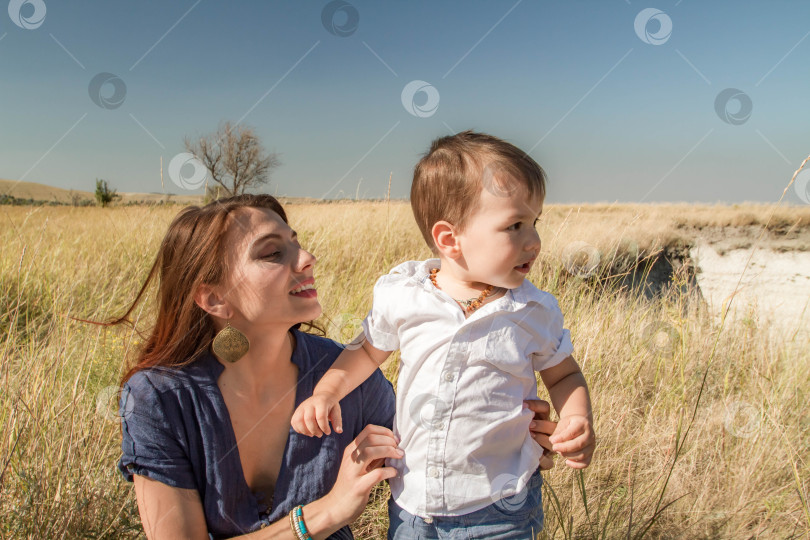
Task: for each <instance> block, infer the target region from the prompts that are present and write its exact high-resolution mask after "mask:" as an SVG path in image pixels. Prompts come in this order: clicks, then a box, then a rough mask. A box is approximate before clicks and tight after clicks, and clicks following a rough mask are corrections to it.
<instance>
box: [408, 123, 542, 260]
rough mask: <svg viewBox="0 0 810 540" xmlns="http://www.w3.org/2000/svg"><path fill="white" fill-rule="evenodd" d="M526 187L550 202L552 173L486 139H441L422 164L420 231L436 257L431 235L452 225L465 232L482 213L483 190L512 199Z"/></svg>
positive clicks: (416, 192)
mask: <svg viewBox="0 0 810 540" xmlns="http://www.w3.org/2000/svg"><path fill="white" fill-rule="evenodd" d="M521 185H522V186H523V187H525V188H526V189H527V190H528V196H529V198H534V197H535V196H539V197H540V198H541V200H542V199H545V196H546V173H545V172H544V171H543V169H542V167H540V165H538V164H537V162H536V161H534V160H533V159H532V158H531V157H530V156H529V155H528V154H526V152H524V151H522V150H521V149H520V148H518V147H516V146H515V145H513V144H510V143H508V142H506V141H504V140H501V139H499V138H497V137H493V136H492V135H487V134H485V133H476V132H473V131H462V132H461V133H457V134H455V135H450V136H447V137H440V138H438V139H436V140H434V141H433V142H432V143H431V145H430V150H429V151H428V153H427V154H425V156H424V157H423V158H422V159H421V160H420V161H419V163H417V164H416V168H415V169H414V171H413V183H412V184H411V208H412V209H413V216H414V218H416V223H417V225H419V230H420V231H422V236H424V238H425V241H426V242H427V244H428V246H430V249H431V250H433V251H434V252H435V250H436V246H435V245H434V244H433V234H432V233H431V230H432V229H433V225H434V224H435V223H436V222H438V221H447V222H448V223H452V224H453V225H454V226H455V227H456V228H458V229H460V230H464V226H465V225H466V221H467V218H468V217H469V216H470V215H472V214H473V213H474V212H475V211H476V210H477V209H478V201H479V195H480V193H481V190H482V189H484V188H486V189H488V190H490V191H491V192H492V193H494V194H495V195H499V194H501V195H508V194H509V193H510V192H511V190H513V189H515V188H520V187H521Z"/></svg>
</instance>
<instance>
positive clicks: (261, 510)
mask: <svg viewBox="0 0 810 540" xmlns="http://www.w3.org/2000/svg"><path fill="white" fill-rule="evenodd" d="M293 332H294V335H295V338H296V348H295V351H294V352H293V355H292V361H293V362H294V363H295V364H296V365H297V366H298V385H297V387H296V396H295V405H296V407H297V406H298V405H299V404H300V403H301V402H302V401H303V400H305V399H307V398H308V397H310V396H311V395H312V391H313V389H314V388H315V385H316V384H317V382H318V381H319V380H320V378H321V377H322V376H323V374H324V373H325V372H326V370H327V369H329V367H330V366H331V365H332V363H333V362H334V361H335V359H336V358H337V356H338V355H339V354H340V352H341V350H342V349H341V347H340V346H339V345H337V344H336V343H335V342H333V341H332V340H329V339H325V338H322V337H318V336H314V335H311V334H307V333H305V332H301V331H298V330H293ZM224 369H225V367H224V366H223V365H222V364H220V363H219V361H218V360H217V359H216V358H215V357H214V356H213V355H212V354H211V353H210V352H209V353H208V354H205V355H204V356H202V357H200V358H199V359H198V360H196V361H195V362H193V363H192V364H190V365H188V366H186V367H183V368H180V369H174V368H151V369H147V370H143V371H139V372H138V373H136V374H135V375H133V376H132V377H131V378H130V380H129V381H128V382H127V383H126V384H125V385H124V387H123V388H122V391H121V400H120V402H119V408H120V409H119V414H120V415H121V425H122V443H121V448H122V451H123V455H122V456H121V459H120V460H119V462H118V470H119V471H120V472H121V474H122V475H123V476H124V478H125V479H126V480H128V481H130V482H131V481H132V480H133V478H132V475H133V474H138V475H142V476H146V477H149V478H151V479H154V480H158V481H160V482H163V483H164V484H167V485H170V486H174V487H178V488H185V489H196V490H197V491H198V492H199V494H200V500H201V501H202V505H203V509H204V511H205V520H206V523H207V525H208V531H209V537H210V538H213V539H218V538H229V537H232V536H238V535H240V534H246V533H249V532H253V531H255V530H257V529H260V528H262V527H264V526H267V525H269V524H270V523H273V522H275V521H278V520H279V519H282V518H286V516H287V514H288V513H289V512H290V510H292V508H294V507H295V506H296V505H298V504H306V503H309V502H312V501H314V500H315V499H318V498H320V497H323V496H324V495H326V493H327V492H328V491H329V490H330V489H331V487H332V486H333V485H334V483H335V480H336V479H337V474H338V470H339V468H340V462H341V460H342V457H343V450H344V449H345V448H346V446H347V445H348V444H349V443H350V442H351V441H352V440H354V438H355V437H356V436H357V435H358V434H359V433H360V431H362V430H363V428H364V427H365V426H366V425H368V424H376V425H380V426H385V427H388V428H391V426H392V424H393V418H394V390H393V388H392V386H391V383H389V382H388V381H387V380H386V379H385V377H384V376H383V374H382V373H381V372H380V371H379V370H377V371H376V372H375V373H374V375H372V376H371V377H370V378H368V379H367V380H366V381H365V382H364V383H363V384H361V385H360V386H359V387H358V388H356V389H355V390H354V391H353V392H352V393H351V394H349V395H348V396H346V397H345V398H344V399H343V400H342V401H341V402H340V405H341V412H342V416H343V433H340V434H338V433H332V435H329V436H325V437H321V438H320V439H319V438H317V437H306V436H303V435H299V434H298V433H296V432H295V431H294V430H293V429H292V428H290V431H289V435H288V439H287V444H286V446H285V448H284V457H283V460H282V464H281V470H280V471H279V476H278V479H277V481H276V486H275V491H274V493H273V494H272V501H271V500H267V499H269V498H270V497H266V496H265V495H264V494H263V493H253V492H251V491H250V488H249V487H248V485H247V482H246V481H245V476H244V473H243V471H242V463H241V461H240V459H239V451H238V449H237V444H236V436H235V435H234V431H233V426H232V424H231V419H230V416H229V414H228V409H227V407H226V406H225V401H224V400H223V398H222V393H221V392H220V390H219V387H218V386H217V379H218V378H219V376H220V374H221V373H222V372H223V370H224ZM330 538H332V539H350V538H352V534H351V531H350V530H349V528H348V527H344V528H343V529H341V530H339V531H337V532H336V533H335V534H333V535H332V536H330Z"/></svg>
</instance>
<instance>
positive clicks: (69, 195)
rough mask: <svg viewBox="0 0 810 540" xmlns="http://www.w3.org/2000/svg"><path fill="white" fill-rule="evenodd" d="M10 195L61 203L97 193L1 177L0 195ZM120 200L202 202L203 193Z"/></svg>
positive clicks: (128, 195)
mask: <svg viewBox="0 0 810 540" xmlns="http://www.w3.org/2000/svg"><path fill="white" fill-rule="evenodd" d="M1 195H10V196H12V197H15V198H17V199H34V200H35V201H55V202H60V203H71V202H74V201H76V202H79V201H83V200H90V201H94V200H95V194H94V193H92V192H90V191H81V190H77V189H62V188H58V187H53V186H48V185H45V184H38V183H36V182H18V181H16V180H3V179H0V196H1ZM119 195H121V199H119V202H123V203H127V202H159V201H164V200H165V201H172V202H176V203H179V204H200V203H202V200H203V197H202V195H175V194H173V193H119Z"/></svg>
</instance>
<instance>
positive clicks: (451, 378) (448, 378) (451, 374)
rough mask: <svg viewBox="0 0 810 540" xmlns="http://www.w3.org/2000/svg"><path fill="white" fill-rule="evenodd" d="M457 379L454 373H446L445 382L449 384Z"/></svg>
mask: <svg viewBox="0 0 810 540" xmlns="http://www.w3.org/2000/svg"><path fill="white" fill-rule="evenodd" d="M455 378H456V374H455V373H453V372H452V371H446V372H445V373H444V380H445V381H447V382H450V381H452V380H453V379H455Z"/></svg>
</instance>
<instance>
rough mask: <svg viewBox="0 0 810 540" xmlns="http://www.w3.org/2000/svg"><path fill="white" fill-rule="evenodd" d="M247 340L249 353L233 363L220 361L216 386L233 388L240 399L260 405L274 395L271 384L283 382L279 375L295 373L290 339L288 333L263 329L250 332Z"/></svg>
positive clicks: (291, 337) (291, 339) (292, 340)
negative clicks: (220, 372) (218, 383)
mask: <svg viewBox="0 0 810 540" xmlns="http://www.w3.org/2000/svg"><path fill="white" fill-rule="evenodd" d="M247 338H248V341H250V350H248V352H247V354H245V356H243V357H242V358H240V359H239V360H237V361H236V362H234V363H229V362H224V361H222V360H220V363H221V364H223V365H224V366H225V371H224V372H223V373H222V376H221V377H220V384H222V383H225V384H230V385H233V387H234V388H237V389H238V392H239V394H240V395H242V396H243V397H244V398H246V399H250V400H255V401H257V402H260V401H262V400H263V399H264V398H265V397H268V395H269V396H272V395H274V394H275V395H277V394H276V392H275V390H276V389H275V384H274V381H278V380H279V379H284V378H283V377H279V375H280V374H282V373H285V372H287V371H289V370H291V369H295V365H294V364H293V363H292V362H291V359H292V352H293V347H294V345H293V342H294V338H293V335H292V330H289V331H284V330H281V331H269V330H265V329H261V330H259V331H255V332H250V333H249V334H247ZM223 378H224V379H225V380H224V381H223V380H222V379H223Z"/></svg>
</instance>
